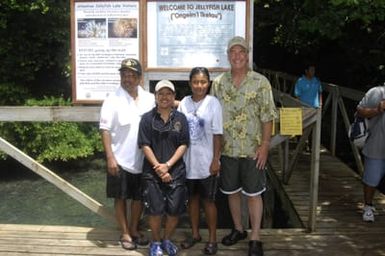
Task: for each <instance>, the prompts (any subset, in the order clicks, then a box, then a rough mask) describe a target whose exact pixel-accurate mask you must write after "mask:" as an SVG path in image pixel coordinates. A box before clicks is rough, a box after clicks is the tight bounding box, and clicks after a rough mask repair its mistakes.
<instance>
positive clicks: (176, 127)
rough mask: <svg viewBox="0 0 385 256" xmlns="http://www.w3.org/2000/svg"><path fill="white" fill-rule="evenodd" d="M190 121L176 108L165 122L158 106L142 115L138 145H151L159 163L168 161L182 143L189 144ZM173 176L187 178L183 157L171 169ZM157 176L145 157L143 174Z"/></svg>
mask: <svg viewBox="0 0 385 256" xmlns="http://www.w3.org/2000/svg"><path fill="white" fill-rule="evenodd" d="M189 136H190V135H189V130H188V123H187V119H186V117H185V115H184V114H183V113H181V112H179V111H176V110H175V109H173V110H172V112H171V113H170V118H169V119H168V121H167V122H164V121H163V119H162V118H161V117H160V114H159V113H158V112H157V109H156V107H155V108H154V109H152V110H151V111H149V112H147V113H145V114H144V115H143V116H142V120H141V121H140V124H139V135H138V145H139V147H142V146H144V145H146V146H149V147H150V148H151V149H152V151H153V153H154V155H155V157H156V159H157V160H158V161H159V163H165V162H167V161H168V160H169V159H170V158H171V157H172V156H173V155H174V153H175V151H176V149H177V148H178V147H179V146H181V145H187V146H188V145H189V143H190V137H189ZM169 173H170V174H171V176H172V178H173V179H174V180H175V179H179V178H182V177H183V179H184V178H185V176H186V167H185V164H184V161H183V157H181V158H180V159H179V160H178V161H177V162H176V163H175V164H174V165H173V166H172V168H171V170H169ZM148 175H151V176H154V175H155V176H156V177H157V175H156V173H155V171H154V170H153V166H152V164H150V162H149V161H148V160H147V159H146V158H144V162H143V176H144V177H146V176H148Z"/></svg>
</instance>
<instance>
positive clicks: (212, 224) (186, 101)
mask: <svg viewBox="0 0 385 256" xmlns="http://www.w3.org/2000/svg"><path fill="white" fill-rule="evenodd" d="M189 84H190V86H191V91H192V95H191V96H186V97H184V98H183V99H182V101H181V102H180V104H179V108H178V110H179V111H181V112H182V113H184V114H185V115H186V117H187V121H188V124H189V132H190V146H189V148H188V150H187V152H186V154H185V156H184V159H185V162H186V170H187V173H186V178H187V187H188V191H189V215H190V221H191V229H192V236H191V237H189V238H187V239H186V240H185V241H183V242H182V244H181V247H182V248H183V249H187V248H190V247H192V246H193V245H194V244H195V243H197V242H200V241H201V240H202V238H201V236H200V234H199V206H200V204H199V202H200V199H202V200H203V206H204V210H205V216H206V222H207V226H208V230H209V241H208V242H207V243H206V246H205V248H204V251H203V252H204V253H205V254H207V255H213V254H216V252H217V242H216V226H217V208H216V206H215V196H216V192H217V183H218V181H217V180H218V179H217V176H218V173H219V170H220V161H219V159H220V153H221V140H222V133H223V122H222V108H221V105H220V103H219V101H218V100H217V98H215V97H214V96H211V95H208V94H207V92H208V90H209V86H210V74H209V71H208V70H207V68H204V67H195V68H193V69H192V70H191V72H190V80H189Z"/></svg>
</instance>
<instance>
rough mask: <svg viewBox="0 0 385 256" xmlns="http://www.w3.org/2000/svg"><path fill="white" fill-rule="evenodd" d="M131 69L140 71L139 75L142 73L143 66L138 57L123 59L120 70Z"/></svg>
mask: <svg viewBox="0 0 385 256" xmlns="http://www.w3.org/2000/svg"><path fill="white" fill-rule="evenodd" d="M125 69H130V70H132V71H135V72H136V73H138V75H141V74H142V66H141V65H140V63H139V61H138V60H137V59H132V58H129V59H124V60H123V61H122V64H121V65H120V69H119V71H122V70H125Z"/></svg>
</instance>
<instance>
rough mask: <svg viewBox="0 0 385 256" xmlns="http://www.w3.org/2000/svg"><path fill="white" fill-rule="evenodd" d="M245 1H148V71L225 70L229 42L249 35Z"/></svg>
mask: <svg viewBox="0 0 385 256" xmlns="http://www.w3.org/2000/svg"><path fill="white" fill-rule="evenodd" d="M245 17H246V1H190V2H187V1H151V2H147V37H148V38H147V58H148V60H147V63H148V68H191V67H194V66H205V67H208V68H226V67H228V66H229V64H228V61H227V55H226V48H227V42H228V40H229V39H230V38H232V37H233V36H235V35H239V36H243V37H245V35H246V18H245Z"/></svg>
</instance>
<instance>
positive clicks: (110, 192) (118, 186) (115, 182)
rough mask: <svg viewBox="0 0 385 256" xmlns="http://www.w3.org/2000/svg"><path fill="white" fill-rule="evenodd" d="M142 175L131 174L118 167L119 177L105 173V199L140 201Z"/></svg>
mask: <svg viewBox="0 0 385 256" xmlns="http://www.w3.org/2000/svg"><path fill="white" fill-rule="evenodd" d="M141 179H142V174H141V173H139V174H132V173H129V172H127V171H125V170H123V169H122V168H121V167H119V175H118V176H112V175H110V174H109V173H107V188H106V192H107V197H108V198H118V199H132V200H141V199H142V194H141Z"/></svg>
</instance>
